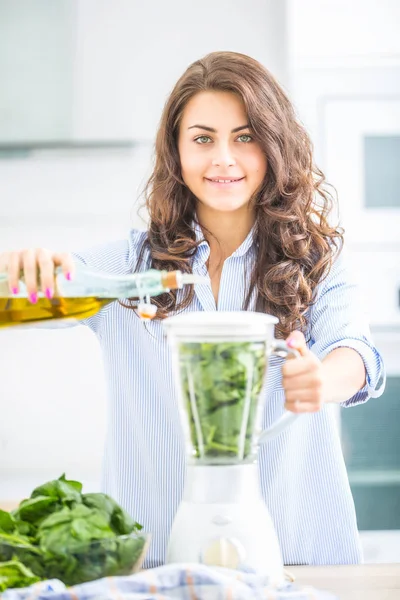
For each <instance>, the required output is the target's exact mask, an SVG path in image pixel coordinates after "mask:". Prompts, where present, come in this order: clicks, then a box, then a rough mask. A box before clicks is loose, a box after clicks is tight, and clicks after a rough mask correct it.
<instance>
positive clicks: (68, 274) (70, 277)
mask: <svg viewBox="0 0 400 600" xmlns="http://www.w3.org/2000/svg"><path fill="white" fill-rule="evenodd" d="M65 278H66V279H68V281H71V279H72V276H71V273H67V274H66V276H65Z"/></svg>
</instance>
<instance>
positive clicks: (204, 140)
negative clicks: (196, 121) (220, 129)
mask: <svg viewBox="0 0 400 600" xmlns="http://www.w3.org/2000/svg"><path fill="white" fill-rule="evenodd" d="M209 140H211V138H210V137H209V136H208V135H200V136H199V137H198V138H196V139H195V141H196V142H197V143H198V144H208V141H209Z"/></svg>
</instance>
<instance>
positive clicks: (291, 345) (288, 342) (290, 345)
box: [286, 339, 296, 348]
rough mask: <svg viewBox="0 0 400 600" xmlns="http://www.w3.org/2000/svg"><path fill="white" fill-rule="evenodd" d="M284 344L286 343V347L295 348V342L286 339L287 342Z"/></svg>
mask: <svg viewBox="0 0 400 600" xmlns="http://www.w3.org/2000/svg"><path fill="white" fill-rule="evenodd" d="M286 343H287V345H288V346H289V347H290V348H295V347H296V342H295V340H291V339H288V341H287V342H286Z"/></svg>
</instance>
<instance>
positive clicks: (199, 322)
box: [163, 311, 279, 340]
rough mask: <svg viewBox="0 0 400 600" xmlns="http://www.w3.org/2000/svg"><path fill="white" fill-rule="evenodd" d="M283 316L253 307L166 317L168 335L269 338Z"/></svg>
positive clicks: (165, 324) (164, 322) (186, 313)
mask: <svg viewBox="0 0 400 600" xmlns="http://www.w3.org/2000/svg"><path fill="white" fill-rule="evenodd" d="M278 321H279V319H278V318H277V317H274V316H272V315H267V314H265V313H259V312H252V311H204V312H203V311H193V312H185V313H181V314H179V315H175V316H173V317H168V318H167V319H165V320H164V321H163V326H164V329H165V331H166V333H167V334H168V335H176V336H179V337H185V338H188V337H190V338H202V339H204V338H213V339H214V338H219V337H222V338H226V337H227V338H233V339H237V338H239V337H240V338H243V339H253V340H254V339H265V337H266V336H267V334H268V333H270V332H271V328H272V331H273V326H274V325H275V324H276V323H278Z"/></svg>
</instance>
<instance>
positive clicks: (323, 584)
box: [0, 502, 400, 600]
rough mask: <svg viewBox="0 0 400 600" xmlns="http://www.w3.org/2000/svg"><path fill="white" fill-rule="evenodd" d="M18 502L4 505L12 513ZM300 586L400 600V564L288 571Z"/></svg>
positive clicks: (342, 596) (363, 599)
mask: <svg viewBox="0 0 400 600" xmlns="http://www.w3.org/2000/svg"><path fill="white" fill-rule="evenodd" d="M16 505H17V503H16V502H1V506H0V508H3V509H4V510H12V509H13V508H15V507H16ZM285 570H286V571H287V572H289V573H291V574H292V575H293V576H294V577H295V582H296V583H298V584H299V585H304V586H307V585H309V586H313V587H315V588H316V589H319V590H326V591H328V592H332V593H333V594H336V596H337V597H338V599H339V600H400V563H391V564H377V565H374V564H366V565H332V566H322V567H286V568H285Z"/></svg>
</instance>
